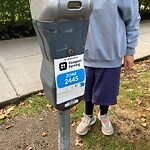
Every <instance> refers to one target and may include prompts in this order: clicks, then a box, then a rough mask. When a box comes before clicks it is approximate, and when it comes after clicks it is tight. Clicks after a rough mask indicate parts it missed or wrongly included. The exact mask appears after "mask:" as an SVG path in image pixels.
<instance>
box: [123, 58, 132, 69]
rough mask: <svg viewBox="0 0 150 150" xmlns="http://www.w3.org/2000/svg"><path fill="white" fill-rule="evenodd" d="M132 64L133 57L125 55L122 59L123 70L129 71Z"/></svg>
mask: <svg viewBox="0 0 150 150" xmlns="http://www.w3.org/2000/svg"><path fill="white" fill-rule="evenodd" d="M133 63H134V56H133V55H126V56H125V57H124V68H125V69H126V70H127V69H130V68H131V67H132V66H133Z"/></svg>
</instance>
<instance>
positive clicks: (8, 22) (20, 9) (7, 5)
mask: <svg viewBox="0 0 150 150" xmlns="http://www.w3.org/2000/svg"><path fill="white" fill-rule="evenodd" d="M21 25H28V26H31V25H32V22H31V15H30V10H29V1H28V0H0V30H2V29H4V28H7V26H11V27H15V26H21Z"/></svg>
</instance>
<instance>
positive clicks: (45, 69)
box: [30, 0, 93, 150]
mask: <svg viewBox="0 0 150 150" xmlns="http://www.w3.org/2000/svg"><path fill="white" fill-rule="evenodd" d="M92 1H93V0H30V9H31V16H32V19H33V26H34V29H35V31H36V34H37V37H38V41H39V44H40V48H41V52H42V56H43V59H42V66H41V73H40V76H41V81H42V85H43V90H44V93H45V95H46V97H47V99H48V100H49V101H50V103H51V104H52V105H53V106H54V107H55V108H56V109H57V110H58V120H59V149H61V150H69V149H70V148H69V147H70V116H69V115H70V112H69V109H70V108H72V107H73V106H74V105H76V104H77V103H78V102H79V97H80V96H82V95H83V94H84V87H85V72H84V64H83V53H84V46H85V42H86V36H87V31H88V25H89V16H90V14H91V11H92V5H93V3H92Z"/></svg>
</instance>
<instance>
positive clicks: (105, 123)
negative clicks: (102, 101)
mask: <svg viewBox="0 0 150 150" xmlns="http://www.w3.org/2000/svg"><path fill="white" fill-rule="evenodd" d="M98 118H99V120H100V121H101V123H102V133H103V134H104V135H112V134H113V133H114V129H113V126H112V124H111V122H110V120H109V117H108V115H107V114H105V115H100V113H99V114H98Z"/></svg>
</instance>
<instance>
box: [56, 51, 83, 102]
mask: <svg viewBox="0 0 150 150" xmlns="http://www.w3.org/2000/svg"><path fill="white" fill-rule="evenodd" d="M54 67H55V82H56V88H57V101H56V104H61V103H64V102H66V101H69V100H72V99H74V98H76V97H79V96H82V95H83V94H84V87H85V71H84V64H83V54H81V55H76V56H71V57H66V58H61V59H55V60H54Z"/></svg>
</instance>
